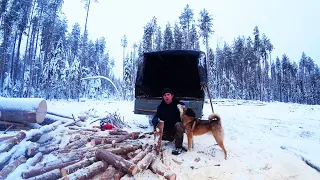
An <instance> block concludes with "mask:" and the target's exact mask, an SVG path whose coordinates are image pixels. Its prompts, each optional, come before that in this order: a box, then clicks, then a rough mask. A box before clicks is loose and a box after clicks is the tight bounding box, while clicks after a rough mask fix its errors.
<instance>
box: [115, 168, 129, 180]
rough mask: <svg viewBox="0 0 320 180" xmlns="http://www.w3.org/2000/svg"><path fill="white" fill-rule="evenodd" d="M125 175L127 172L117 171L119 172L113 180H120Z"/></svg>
mask: <svg viewBox="0 0 320 180" xmlns="http://www.w3.org/2000/svg"><path fill="white" fill-rule="evenodd" d="M124 175H126V172H124V171H121V170H117V172H116V173H115V174H114V176H113V179H114V180H120V179H121V178H122V177H123V176H124Z"/></svg>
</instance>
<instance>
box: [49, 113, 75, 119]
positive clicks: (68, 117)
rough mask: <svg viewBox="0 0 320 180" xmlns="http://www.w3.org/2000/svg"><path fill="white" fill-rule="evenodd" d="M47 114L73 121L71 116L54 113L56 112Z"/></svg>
mask: <svg viewBox="0 0 320 180" xmlns="http://www.w3.org/2000/svg"><path fill="white" fill-rule="evenodd" d="M47 114H50V115H54V116H58V117H62V118H67V119H71V120H73V117H72V116H68V115H64V114H59V113H56V112H51V111H48V112H47Z"/></svg>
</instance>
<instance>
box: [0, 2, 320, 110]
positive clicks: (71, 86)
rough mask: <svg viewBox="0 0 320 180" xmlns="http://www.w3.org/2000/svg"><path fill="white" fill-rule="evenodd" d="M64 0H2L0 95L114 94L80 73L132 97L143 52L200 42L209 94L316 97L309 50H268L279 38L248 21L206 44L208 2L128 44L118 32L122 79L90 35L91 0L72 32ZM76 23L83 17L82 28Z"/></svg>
mask: <svg viewBox="0 0 320 180" xmlns="http://www.w3.org/2000/svg"><path fill="white" fill-rule="evenodd" d="M94 2H95V1H92V2H91V4H92V3H94ZM62 5H63V0H24V1H21V0H10V1H8V0H1V3H0V13H1V14H0V96H3V97H42V98H46V99H74V100H79V98H82V97H86V98H97V99H101V98H109V97H113V96H114V95H115V94H116V93H117V92H116V91H115V88H114V87H113V85H112V84H111V83H110V82H109V81H106V80H103V79H83V78H85V77H91V76H104V77H107V78H109V79H110V80H111V81H113V82H114V83H115V86H116V87H117V89H118V90H119V91H120V93H121V95H122V98H123V99H125V100H130V99H132V98H133V92H134V82H135V72H136V70H137V61H138V59H139V57H140V56H141V55H142V53H143V52H150V51H158V50H171V49H190V50H200V46H201V45H204V47H205V50H203V51H205V52H206V54H207V63H208V67H209V69H208V75H209V76H208V78H209V79H208V80H209V88H210V92H211V94H212V98H232V99H246V100H261V101H281V102H294V103H302V104H320V71H319V67H318V65H317V64H315V63H314V60H313V59H312V58H311V57H309V56H308V55H307V53H302V54H301V58H300V59H290V57H288V56H287V55H286V54H285V53H284V54H283V55H282V56H281V57H274V56H272V51H273V49H274V47H276V45H275V44H272V39H270V38H268V37H267V34H265V33H263V32H260V31H259V27H257V26H256V27H252V34H247V35H239V36H238V37H234V41H233V42H232V43H230V44H228V43H226V42H225V43H224V44H223V45H220V46H216V47H211V46H210V38H211V37H213V36H214V31H215V26H214V17H213V16H212V15H211V14H210V12H208V11H207V10H206V9H203V10H201V11H200V12H195V11H194V10H193V9H192V7H190V6H189V5H186V6H185V8H184V9H182V10H181V14H180V16H179V17H177V18H176V21H175V23H174V24H171V23H170V22H168V23H167V24H166V26H165V27H160V26H159V25H158V24H157V19H156V17H150V21H149V22H146V24H145V26H144V32H143V37H141V41H140V42H135V43H133V44H132V47H133V48H128V41H127V38H126V35H124V36H123V37H122V38H121V39H119V41H121V43H122V47H123V59H122V60H121V61H123V62H124V63H123V64H124V66H123V79H119V78H117V77H116V76H115V74H114V73H113V68H114V66H115V63H114V62H115V61H116V60H115V59H113V58H112V57H110V56H109V51H108V47H107V44H108V40H107V39H105V38H103V37H101V38H98V39H89V38H88V35H89V34H90V32H89V31H88V30H87V21H88V16H90V0H85V1H83V6H84V7H85V8H86V10H87V13H86V19H84V21H83V22H78V23H75V24H73V25H72V30H71V32H68V24H67V19H66V17H65V16H64V15H63V13H62V11H61V8H62ZM195 13H198V14H199V19H195ZM80 23H83V24H85V26H84V29H81V28H80ZM130 47H131V46H130ZM117 61H119V60H117ZM297 62H298V63H297Z"/></svg>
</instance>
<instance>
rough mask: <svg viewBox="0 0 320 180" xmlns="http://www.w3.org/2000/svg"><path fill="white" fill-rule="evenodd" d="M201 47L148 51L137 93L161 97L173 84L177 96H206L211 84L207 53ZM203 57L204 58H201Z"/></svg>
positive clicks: (138, 73) (172, 87)
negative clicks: (206, 62)
mask: <svg viewBox="0 0 320 180" xmlns="http://www.w3.org/2000/svg"><path fill="white" fill-rule="evenodd" d="M201 55H202V56H204V53H203V52H201V51H191V50H177V51H175V50H168V51H158V52H149V53H144V56H143V58H142V59H140V60H141V61H140V62H139V67H138V72H137V79H136V87H135V88H136V91H135V92H136V94H135V96H136V97H138V96H147V97H161V91H162V90H163V89H164V88H166V87H168V88H171V89H172V90H173V91H174V93H175V95H176V96H177V97H190V98H203V97H204V94H203V91H202V90H201V84H207V82H206V81H207V73H206V71H205V69H206V65H205V56H204V57H202V58H204V59H203V60H201V58H200V57H201ZM201 61H203V62H201Z"/></svg>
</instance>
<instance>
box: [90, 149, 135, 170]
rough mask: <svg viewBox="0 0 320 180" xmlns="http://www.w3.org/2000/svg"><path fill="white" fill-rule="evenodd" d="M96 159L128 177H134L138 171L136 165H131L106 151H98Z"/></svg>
mask: <svg viewBox="0 0 320 180" xmlns="http://www.w3.org/2000/svg"><path fill="white" fill-rule="evenodd" d="M96 157H97V158H98V159H101V160H103V161H104V162H106V163H107V164H109V165H112V166H114V167H117V168H119V169H121V170H123V171H125V172H127V173H129V174H130V175H135V174H136V173H137V171H138V167H137V165H135V164H133V163H132V162H130V161H127V160H125V159H124V158H122V157H120V156H118V155H115V154H113V153H111V152H109V151H107V150H98V151H96Z"/></svg>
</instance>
